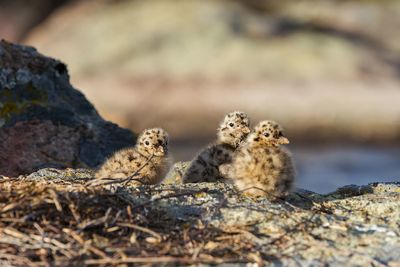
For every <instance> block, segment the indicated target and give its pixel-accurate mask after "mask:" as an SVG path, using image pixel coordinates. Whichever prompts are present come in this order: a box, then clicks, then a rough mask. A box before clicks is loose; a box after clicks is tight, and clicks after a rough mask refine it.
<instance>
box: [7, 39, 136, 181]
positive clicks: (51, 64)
mask: <svg viewBox="0 0 400 267" xmlns="http://www.w3.org/2000/svg"><path fill="white" fill-rule="evenodd" d="M0 140H1V143H0V161H1V165H0V174H2V175H9V176H11V175H13V176H16V175H19V174H25V173H30V172H32V171H35V170H38V169H40V168H43V167H59V168H60V167H63V168H65V167H74V168H78V167H90V168H93V167H96V166H98V165H99V164H101V163H102V162H103V161H104V160H105V158H106V157H107V156H109V155H110V154H111V153H112V152H114V151H115V150H117V149H120V148H123V147H126V146H131V145H133V144H134V143H135V135H134V134H133V133H131V132H130V131H129V130H127V129H122V128H120V127H118V126H117V125H115V124H113V123H111V122H107V121H105V120H103V119H102V118H101V117H100V115H99V114H98V113H97V111H96V109H95V108H94V107H93V105H92V104H91V103H90V102H89V101H88V100H87V99H86V98H85V96H84V95H83V94H82V93H80V92H79V91H78V90H76V89H74V88H73V87H72V85H71V84H70V82H69V75H68V70H67V67H66V65H65V64H64V63H62V62H61V61H58V60H55V59H52V58H49V57H46V56H43V55H41V54H40V53H38V52H37V51H36V49H35V48H33V47H29V46H23V45H17V44H12V43H8V42H6V41H4V40H2V41H0Z"/></svg>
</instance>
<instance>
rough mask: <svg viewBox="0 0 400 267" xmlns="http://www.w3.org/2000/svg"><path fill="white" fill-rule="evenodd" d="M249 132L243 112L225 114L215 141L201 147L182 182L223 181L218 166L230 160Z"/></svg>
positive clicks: (247, 122)
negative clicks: (203, 147)
mask: <svg viewBox="0 0 400 267" xmlns="http://www.w3.org/2000/svg"><path fill="white" fill-rule="evenodd" d="M249 132H250V129H249V118H248V117H247V115H246V114H245V113H244V112H240V111H235V112H231V113H229V114H227V115H226V116H225V117H224V120H223V121H222V122H221V123H220V125H219V128H218V129H217V141H216V142H215V143H213V144H211V145H209V146H207V147H206V148H205V149H203V150H202V151H201V152H200V153H199V154H198V155H197V156H196V158H195V159H194V160H193V161H192V162H191V164H190V165H189V167H188V169H187V171H186V173H185V174H184V176H183V182H184V183H199V182H216V181H223V180H224V177H223V176H222V175H221V173H220V172H219V166H220V165H221V164H227V163H230V162H231V161H232V155H233V154H234V152H235V150H236V149H237V148H238V147H239V145H240V143H241V142H242V141H243V140H244V139H245V138H246V136H247V134H248V133H249Z"/></svg>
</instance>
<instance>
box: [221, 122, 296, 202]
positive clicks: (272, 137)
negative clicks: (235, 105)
mask: <svg viewBox="0 0 400 267" xmlns="http://www.w3.org/2000/svg"><path fill="white" fill-rule="evenodd" d="M288 143H289V140H288V139H287V138H286V137H284V136H283V133H282V129H281V127H280V126H279V125H278V124H277V123H276V122H274V121H262V122H260V123H259V124H258V125H257V126H256V127H255V128H254V131H253V132H252V133H251V134H249V136H248V137H247V139H246V141H245V142H243V145H242V146H241V147H240V148H239V150H238V151H237V152H236V153H235V156H234V158H233V160H232V163H231V164H228V165H223V166H221V167H220V171H221V173H223V174H224V175H226V176H227V177H229V178H230V179H231V181H232V182H233V184H234V185H235V186H236V188H237V189H238V190H241V191H243V192H244V193H246V194H249V195H252V196H263V197H268V198H284V197H286V196H287V195H288V194H289V192H290V190H291V188H292V186H293V182H294V178H295V170H294V166H293V162H292V157H291V155H290V153H289V152H288V151H287V150H286V149H285V148H283V147H280V145H282V144H288Z"/></svg>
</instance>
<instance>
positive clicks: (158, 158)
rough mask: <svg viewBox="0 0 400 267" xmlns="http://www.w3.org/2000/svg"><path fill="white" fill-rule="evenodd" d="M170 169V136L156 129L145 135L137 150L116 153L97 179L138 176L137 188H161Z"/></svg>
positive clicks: (126, 149) (136, 147)
mask: <svg viewBox="0 0 400 267" xmlns="http://www.w3.org/2000/svg"><path fill="white" fill-rule="evenodd" d="M170 165H171V160H170V158H169V156H168V134H167V133H166V132H165V131H164V130H163V129H161V128H153V129H147V130H145V131H143V133H142V134H141V135H140V136H139V137H138V140H137V143H136V145H135V146H134V147H130V148H125V149H122V150H119V151H117V152H116V153H114V155H112V156H111V157H110V158H109V159H107V160H106V161H105V162H104V164H103V165H102V166H101V167H100V168H99V169H98V170H97V172H96V175H95V176H96V178H98V179H101V178H127V177H129V176H131V175H132V174H134V173H135V172H138V173H137V176H135V177H134V179H135V180H136V181H135V182H134V183H135V184H158V183H160V182H161V181H162V180H163V179H164V177H165V175H166V174H167V172H168V170H169V167H170ZM143 166H144V167H143Z"/></svg>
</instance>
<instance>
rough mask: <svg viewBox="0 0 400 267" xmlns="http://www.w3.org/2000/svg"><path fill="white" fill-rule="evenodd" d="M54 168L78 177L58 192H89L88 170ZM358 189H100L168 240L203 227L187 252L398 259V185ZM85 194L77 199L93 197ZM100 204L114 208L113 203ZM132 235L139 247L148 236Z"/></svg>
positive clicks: (333, 260)
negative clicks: (276, 197) (282, 193)
mask: <svg viewBox="0 0 400 267" xmlns="http://www.w3.org/2000/svg"><path fill="white" fill-rule="evenodd" d="M49 171H50V173H49ZM54 172H55V171H54V170H52V171H51V170H45V171H43V172H42V173H41V171H40V172H37V173H35V174H32V175H29V176H27V177H24V178H23V179H22V180H21V179H20V180H19V181H25V182H26V183H29V182H30V181H35V182H38V183H39V182H40V181H41V180H42V183H41V186H43V185H45V186H49V185H48V183H47V181H48V180H47V179H49V180H51V181H54V178H53V177H48V178H46V176H47V175H49V176H54ZM56 172H57V174H56V176H57V177H61V176H63V175H64V176H65V177H66V176H68V177H77V180H76V182H75V184H74V182H73V179H71V178H69V180H68V184H69V186H68V187H57V190H58V192H59V197H61V196H62V192H63V191H70V192H73V193H74V194H78V192H83V193H84V192H87V189H88V188H87V187H82V186H81V183H82V179H81V178H82V177H86V174H84V173H82V171H81V170H79V171H76V172H74V170H68V171H56ZM63 173H64V174H63ZM85 179H86V178H85ZM43 180H44V181H45V182H44V183H43ZM346 188H353V189H356V188H355V187H354V186H349V187H346ZM360 188H369V189H368V190H359V189H360ZM360 188H357V189H356V192H357V194H349V192H350V191H351V190H348V189H346V190H343V189H339V190H337V191H335V193H334V194H328V195H320V194H316V193H313V192H310V191H307V190H303V189H297V190H296V191H295V192H294V193H292V194H291V195H290V197H289V199H288V200H287V201H280V202H270V201H269V200H267V199H263V198H258V199H253V198H249V197H246V196H245V195H240V194H239V193H238V192H237V191H236V190H235V189H234V188H233V187H232V186H231V185H228V184H223V183H199V184H179V185H176V184H175V185H174V184H167V185H157V186H140V187H125V186H119V185H115V187H114V188H113V190H112V191H109V190H106V191H105V192H107V193H105V194H106V196H107V199H108V201H111V199H115V201H121V199H123V201H124V202H123V203H128V204H129V205H131V207H133V208H132V209H133V210H137V212H139V210H140V211H141V212H143V213H141V214H142V215H143V216H144V218H143V220H144V221H145V222H147V223H145V225H144V226H145V227H146V228H148V229H152V230H153V231H156V232H157V231H158V232H160V231H163V233H164V234H163V235H165V236H164V237H163V240H167V241H168V242H171V243H172V244H182V242H181V241H182V240H181V239H182V238H183V239H185V238H187V235H189V234H190V233H191V232H190V231H195V229H201V231H200V232H199V233H198V234H195V235H194V236H192V237H191V238H192V239H190V240H191V241H186V242H184V243H187V242H190V244H191V245H190V251H196V250H197V249H199V250H202V251H203V252H202V253H205V254H207V255H208V254H209V255H214V256H215V255H224V256H225V257H228V256H227V255H231V256H230V257H228V258H229V259H231V260H232V262H243V261H244V262H264V263H271V264H274V265H277V266H280V265H284V266H298V265H299V264H300V265H313V266H323V265H329V266H331V265H332V266H343V265H347V266H366V265H367V266H370V265H383V266H386V265H390V264H392V265H394V266H397V265H396V264H399V263H400V254H399V253H398V251H400V228H399V225H398V224H399V221H400V184H399V183H373V184H369V185H366V186H362V187H360ZM82 190H83V191H82ZM89 192H92V193H93V192H94V191H91V190H89ZM95 194H104V192H102V191H100V192H97V193H95ZM86 197H87V200H81V201H80V203H86V202H85V201H89V200H90V199H94V197H95V196H94V195H90V196H85V198H86ZM99 199H101V197H99ZM97 201H99V200H97ZM109 203H110V202H109ZM118 203H119V202H118ZM118 205H120V204H118ZM138 207H140V209H138ZM102 208H103V210H104V211H106V210H107V209H111V208H112V209H117V210H118V206H115V207H114V206H104V207H102ZM121 208H122V209H124V207H121ZM121 216H123V215H121ZM96 218H97V217H96ZM129 218H131V217H129ZM158 221H160V222H159V223H161V225H162V227H161V228H160V226H158V228H157V226H154V227H156V228H152V227H153V226H152V225H154V224H155V225H159V224H158ZM172 229H173V230H172ZM188 231H189V232H188ZM201 232H204V233H206V234H204V235H202V234H201ZM174 233H175V234H174ZM222 233H223V234H222ZM99 234H100V233H99ZM185 236H186V237H185ZM199 236H201V237H200V240H197V239H196V238H199ZM216 236H218V237H216ZM235 237H236V239H235ZM200 241H201V242H200ZM119 242H121V243H119V245H118V247H124V246H129V244H125V243H123V242H124V241H122V240H121V239H120V240H119ZM135 242H139V243H138V246H139V247H141V246H143V243H141V242H145V241H140V240H139V239H138V240H136V241H135ZM175 242H178V243H175ZM197 242H198V243H197ZM174 246H178V247H175V248H174V249H172V250H167V251H169V252H168V253H176V254H173V255H176V256H181V257H183V256H187V255H182V253H183V254H184V252H183V251H184V247H180V245H174ZM141 248H142V249H143V247H141ZM223 248H226V249H227V250H224V249H223ZM232 250H233V251H234V252H232ZM223 251H225V252H223ZM229 251H231V252H232V254H229V253H230V252H229ZM153 253H154V252H153ZM155 253H156V254H152V256H154V257H156V256H161V255H160V254H159V253H163V252H161V250H157V251H156V252H155ZM157 253H158V254H157ZM215 253H216V254H215ZM218 253H219V254H218ZM205 259H208V260H209V259H210V258H205ZM200 262H201V260H200ZM205 262H209V261H206V260H205ZM235 266H236V265H235ZM237 266H238V265H237Z"/></svg>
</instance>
